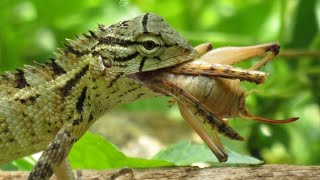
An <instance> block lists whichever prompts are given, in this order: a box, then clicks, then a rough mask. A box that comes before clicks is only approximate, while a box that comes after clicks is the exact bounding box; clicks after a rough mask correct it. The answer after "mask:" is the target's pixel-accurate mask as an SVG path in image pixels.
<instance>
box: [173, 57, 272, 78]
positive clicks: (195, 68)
mask: <svg viewBox="0 0 320 180" xmlns="http://www.w3.org/2000/svg"><path fill="white" fill-rule="evenodd" d="M170 71H171V72H173V73H176V74H188V75H204V76H214V77H222V78H228V79H240V80H246V81H249V82H253V83H256V84H261V83H263V82H264V81H265V79H266V77H267V73H264V72H261V71H250V70H245V69H241V68H237V67H233V66H229V65H225V64H209V63H207V62H205V61H201V60H199V61H192V62H187V63H185V64H182V65H179V66H176V67H174V68H172V70H170Z"/></svg>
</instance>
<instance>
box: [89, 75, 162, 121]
mask: <svg viewBox="0 0 320 180" xmlns="http://www.w3.org/2000/svg"><path fill="white" fill-rule="evenodd" d="M90 91H91V92H90V94H91V96H92V100H93V104H92V105H93V106H94V107H93V109H95V110H96V113H97V116H102V115H103V114H105V113H106V112H108V111H109V110H111V109H112V108H114V107H116V106H118V105H121V104H125V103H129V102H133V101H136V100H139V99H144V98H151V97H156V96H159V95H160V94H158V93H156V92H154V91H152V90H150V89H149V88H147V87H145V86H142V85H140V84H138V83H137V82H135V81H134V80H132V79H129V78H126V77H119V78H118V79H117V80H114V78H113V79H99V80H96V82H95V83H94V85H93V86H92V87H91V90H90Z"/></svg>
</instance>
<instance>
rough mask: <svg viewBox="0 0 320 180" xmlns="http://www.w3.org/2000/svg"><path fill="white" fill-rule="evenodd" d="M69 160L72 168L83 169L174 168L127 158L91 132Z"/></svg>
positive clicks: (165, 163)
mask: <svg viewBox="0 0 320 180" xmlns="http://www.w3.org/2000/svg"><path fill="white" fill-rule="evenodd" d="M68 159H69V160H70V163H71V166H72V168H82V169H108V168H109V169H110V168H122V167H129V168H145V167H160V166H172V164H171V163H169V162H167V161H164V160H156V159H155V160H146V159H142V158H132V157H127V156H126V155H124V154H123V153H122V152H120V151H119V150H118V149H117V148H116V147H115V146H114V145H113V144H111V143H110V142H108V141H106V140H105V139H104V138H102V137H101V136H98V135H94V134H91V133H89V132H87V133H86V134H85V135H84V137H82V138H81V140H80V141H79V142H77V143H76V144H75V145H74V146H73V148H72V150H71V152H70V155H69V157H68Z"/></svg>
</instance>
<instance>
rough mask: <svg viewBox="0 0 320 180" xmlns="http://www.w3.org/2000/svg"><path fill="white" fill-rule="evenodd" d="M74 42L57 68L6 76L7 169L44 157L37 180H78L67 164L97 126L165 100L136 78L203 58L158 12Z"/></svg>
mask: <svg viewBox="0 0 320 180" xmlns="http://www.w3.org/2000/svg"><path fill="white" fill-rule="evenodd" d="M68 41H69V44H66V45H65V46H66V48H65V49H59V50H60V53H56V54H55V56H56V57H55V58H53V59H51V62H48V63H45V64H39V63H36V64H35V65H34V66H25V68H23V69H17V71H16V72H8V73H4V74H2V75H1V77H0V147H1V148H0V164H2V163H6V162H10V161H12V160H15V159H17V158H21V157H24V156H27V155H31V154H33V153H35V152H39V151H43V150H44V152H43V154H42V155H41V157H40V159H39V160H38V162H37V163H36V165H35V167H34V169H33V170H32V172H31V173H30V175H29V179H49V178H50V177H51V176H52V174H53V173H54V172H55V173H56V174H59V176H60V177H67V176H69V178H70V179H72V178H73V175H72V172H71V175H70V172H66V170H68V169H70V167H68V166H66V164H67V163H66V157H67V156H68V154H69V152H70V150H71V148H72V145H73V144H74V143H75V142H76V141H78V140H79V138H81V136H82V135H83V134H84V133H85V132H86V130H87V129H88V128H89V127H90V125H91V124H92V123H94V122H95V120H97V119H98V118H99V117H100V116H102V115H103V114H104V113H106V112H107V111H108V110H110V109H111V108H113V107H115V106H117V105H119V104H123V103H127V102H131V101H135V100H137V99H141V98H149V97H154V96H158V95H160V94H159V93H156V92H154V91H152V90H151V89H149V88H147V87H145V86H143V85H142V84H140V83H138V82H137V81H136V80H133V79H132V78H129V77H128V76H129V75H133V74H135V73H139V72H145V71H153V70H157V69H161V68H165V67H170V66H174V65H177V64H180V63H182V62H186V61H189V60H191V59H193V58H194V57H195V56H196V55H197V52H196V51H195V50H194V49H193V48H192V47H191V46H190V45H189V43H188V42H187V41H186V40H185V39H184V38H183V37H181V36H180V35H179V34H178V33H177V32H176V31H175V30H174V29H173V28H172V27H171V26H170V25H169V24H168V23H167V22H166V21H164V19H163V18H161V17H159V16H157V15H155V14H150V13H147V14H144V15H142V16H139V17H136V18H134V19H132V20H127V21H121V22H119V23H117V24H113V25H111V26H109V27H106V26H103V25H99V27H98V30H97V31H95V32H94V31H89V34H84V36H83V37H78V38H77V40H75V41H74V40H68ZM61 172H62V175H61ZM66 174H67V175H66Z"/></svg>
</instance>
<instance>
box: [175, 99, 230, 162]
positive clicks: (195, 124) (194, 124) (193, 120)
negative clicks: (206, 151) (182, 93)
mask: <svg viewBox="0 0 320 180" xmlns="http://www.w3.org/2000/svg"><path fill="white" fill-rule="evenodd" d="M178 106H179V110H180V113H181V115H182V117H183V119H184V120H185V121H186V122H187V124H188V125H189V126H190V127H191V128H192V129H193V130H194V131H195V132H196V133H197V134H198V135H199V136H200V137H201V139H202V140H203V141H204V142H205V143H206V144H207V145H208V147H209V148H210V150H211V151H212V152H213V153H214V155H215V156H216V157H217V159H218V160H219V162H226V161H227V160H228V155H227V154H226V153H225V152H224V148H223V146H222V144H221V141H220V138H219V136H218V134H217V133H216V131H215V130H211V132H212V137H211V136H210V135H209V134H208V133H206V132H207V130H206V129H205V128H204V127H203V124H202V123H201V121H200V120H199V119H198V118H197V117H196V116H195V115H194V114H193V113H191V112H190V111H189V110H188V108H187V106H185V105H184V104H182V103H180V102H178Z"/></svg>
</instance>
